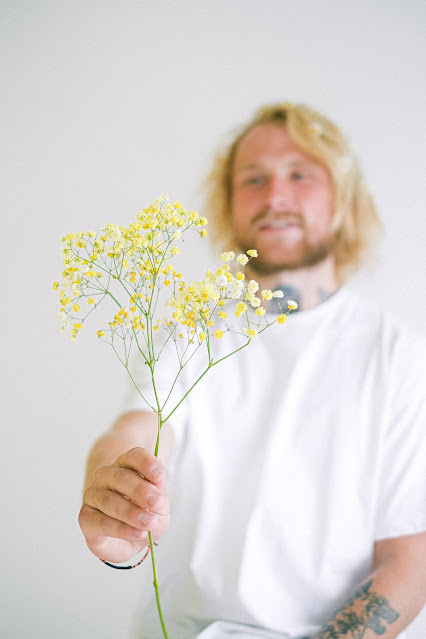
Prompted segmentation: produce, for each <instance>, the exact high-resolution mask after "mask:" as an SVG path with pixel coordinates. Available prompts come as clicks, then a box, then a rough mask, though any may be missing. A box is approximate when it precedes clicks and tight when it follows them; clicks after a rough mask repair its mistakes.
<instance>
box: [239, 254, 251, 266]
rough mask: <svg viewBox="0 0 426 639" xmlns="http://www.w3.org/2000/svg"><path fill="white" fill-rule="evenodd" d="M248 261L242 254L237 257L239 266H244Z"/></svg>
mask: <svg viewBox="0 0 426 639" xmlns="http://www.w3.org/2000/svg"><path fill="white" fill-rule="evenodd" d="M248 261H249V260H248V257H247V255H244V253H241V255H239V256H238V257H237V262H238V264H241V265H242V266H245V265H246V264H247V262H248Z"/></svg>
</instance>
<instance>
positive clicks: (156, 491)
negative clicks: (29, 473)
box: [79, 448, 170, 563]
mask: <svg viewBox="0 0 426 639" xmlns="http://www.w3.org/2000/svg"><path fill="white" fill-rule="evenodd" d="M165 483H166V469H165V467H164V465H163V464H162V462H161V461H160V460H159V459H158V458H157V457H154V456H153V455H151V454H150V453H149V452H148V451H147V450H146V449H145V448H132V449H131V450H129V451H127V452H126V453H124V454H123V455H121V456H120V457H119V458H118V459H117V460H116V461H115V462H114V463H113V464H111V465H110V466H103V467H101V468H98V469H97V471H96V472H95V474H94V478H93V482H92V484H91V485H90V486H89V488H87V490H86V491H85V492H84V495H83V505H82V507H81V510H80V514H79V523H80V527H81V529H82V531H83V534H84V536H85V537H86V542H87V545H88V547H89V549H90V550H91V551H92V552H93V554H95V555H96V556H97V557H99V558H100V559H104V560H105V561H110V562H113V563H120V562H122V561H127V560H128V559H130V558H131V557H133V556H134V555H136V554H137V553H138V552H139V551H140V550H141V549H142V548H144V547H145V546H147V545H148V544H149V538H148V531H150V532H151V533H152V536H153V539H154V540H156V539H158V538H159V537H161V535H162V534H163V533H164V532H165V531H166V530H167V528H168V526H169V524H170V504H169V499H168V497H167V494H166V491H165Z"/></svg>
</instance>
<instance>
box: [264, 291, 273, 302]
mask: <svg viewBox="0 0 426 639" xmlns="http://www.w3.org/2000/svg"><path fill="white" fill-rule="evenodd" d="M262 297H263V299H264V300H271V299H272V291H270V290H269V289H265V290H263V291H262Z"/></svg>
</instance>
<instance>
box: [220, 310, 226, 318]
mask: <svg viewBox="0 0 426 639" xmlns="http://www.w3.org/2000/svg"><path fill="white" fill-rule="evenodd" d="M219 317H220V319H223V320H224V319H226V313H225V311H219Z"/></svg>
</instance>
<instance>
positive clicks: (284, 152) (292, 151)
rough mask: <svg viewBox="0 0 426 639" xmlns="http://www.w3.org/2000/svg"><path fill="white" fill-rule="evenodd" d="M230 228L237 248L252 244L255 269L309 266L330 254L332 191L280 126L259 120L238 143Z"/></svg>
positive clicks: (319, 168)
mask: <svg viewBox="0 0 426 639" xmlns="http://www.w3.org/2000/svg"><path fill="white" fill-rule="evenodd" d="M232 178H233V180H232V181H233V197H232V227H233V231H234V237H235V239H236V240H237V242H238V244H239V245H240V247H241V249H242V250H244V251H247V250H248V249H250V248H255V249H257V250H258V252H259V257H258V258H257V259H255V260H253V261H252V262H251V264H250V265H251V266H252V267H253V269H254V270H256V271H257V272H260V273H265V274H266V273H274V272H277V271H283V270H294V269H298V268H303V267H306V266H312V265H315V264H318V263H320V262H322V261H323V260H325V259H326V258H327V257H329V256H330V255H332V253H333V249H334V246H335V234H334V233H333V232H331V230H330V223H331V219H332V214H333V189H332V182H331V178H330V175H329V172H328V170H327V169H326V168H325V167H324V166H323V165H322V164H319V163H318V162H317V161H316V160H314V159H313V158H312V157H311V156H310V155H308V154H307V153H305V152H304V151H302V150H301V149H300V148H299V147H298V146H297V145H296V144H295V142H293V140H292V139H291V137H290V136H289V134H288V133H287V130H286V129H285V128H284V126H282V125H280V124H272V123H271V124H260V125H258V126H255V127H254V128H253V129H251V130H250V131H249V132H248V133H247V135H246V136H245V137H244V138H243V139H242V140H241V142H240V143H239V145H238V147H237V151H236V154H235V158H234V166H233V174H232Z"/></svg>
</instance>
